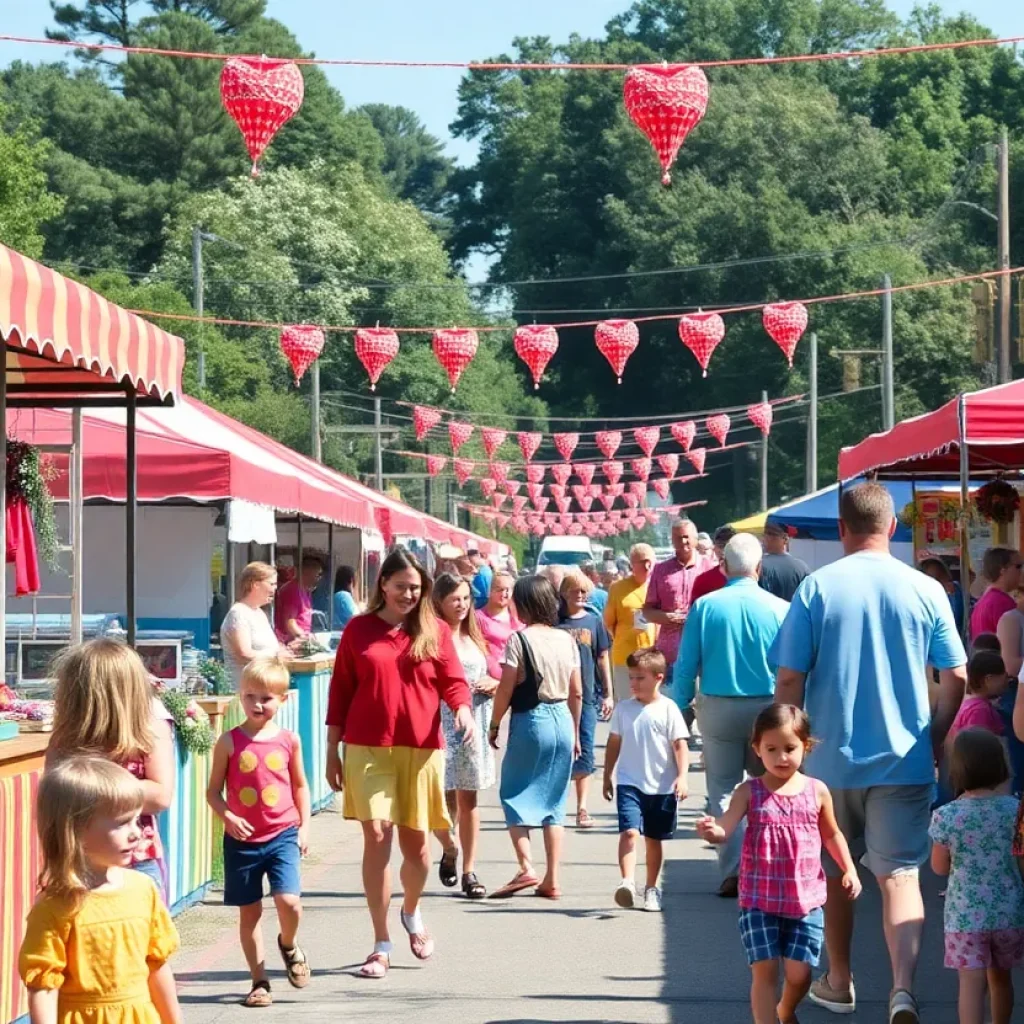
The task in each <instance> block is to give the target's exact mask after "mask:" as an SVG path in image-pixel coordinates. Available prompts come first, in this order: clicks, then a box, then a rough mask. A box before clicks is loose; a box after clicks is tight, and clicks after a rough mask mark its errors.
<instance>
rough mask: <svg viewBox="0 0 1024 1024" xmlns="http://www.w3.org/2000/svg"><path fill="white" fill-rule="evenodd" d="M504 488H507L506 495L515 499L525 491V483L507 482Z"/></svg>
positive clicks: (520, 481) (518, 481)
mask: <svg viewBox="0 0 1024 1024" xmlns="http://www.w3.org/2000/svg"><path fill="white" fill-rule="evenodd" d="M502 487H504V488H505V493H506V494H507V495H508V496H509V497H510V498H514V497H515V496H516V495H517V494H518V493H519V492H520V491H521V490H522V489H523V481H522V480H506V481H505V482H504V483H503V484H502Z"/></svg>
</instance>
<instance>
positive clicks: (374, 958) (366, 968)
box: [359, 953, 391, 980]
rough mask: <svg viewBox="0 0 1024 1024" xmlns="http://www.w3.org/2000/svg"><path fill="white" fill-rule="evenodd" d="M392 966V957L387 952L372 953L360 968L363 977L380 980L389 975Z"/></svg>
mask: <svg viewBox="0 0 1024 1024" xmlns="http://www.w3.org/2000/svg"><path fill="white" fill-rule="evenodd" d="M390 967H391V957H389V956H388V955H387V953H371V954H370V955H369V956H368V957H367V958H366V959H365V960H364V961H363V966H362V967H360V968H359V976H360V977H361V978H373V979H375V980H378V979H380V978H385V977H387V973H388V970H389V969H390Z"/></svg>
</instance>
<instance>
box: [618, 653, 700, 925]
mask: <svg viewBox="0 0 1024 1024" xmlns="http://www.w3.org/2000/svg"><path fill="white" fill-rule="evenodd" d="M626 666H627V668H628V669H629V688H630V692H631V693H632V694H633V696H632V697H630V698H628V699H627V700H621V701H619V702H618V703H617V704H616V705H615V710H614V712H613V713H612V721H611V735H610V736H609V737H608V747H607V750H606V751H605V762H604V796H605V799H606V800H611V798H612V796H613V795H616V797H617V798H616V806H617V808H618V812H619V868H620V869H621V871H622V881H621V882H620V883H619V887H618V889H616V890H615V902H616V903H617V904H618V905H619V906H620V907H625V908H630V907H632V906H634V904H635V903H636V897H637V893H636V884H635V881H634V873H635V871H636V839H637V836H638V835H642V836H643V837H644V840H645V843H646V846H647V887H646V889H645V890H644V910H651V911H659V910H661V890H660V889H659V888H658V878H659V876H660V875H661V865H662V861H663V859H664V854H663V852H662V848H661V844H662V842H663V841H664V840H666V839H671V838H672V836H673V835H674V833H675V830H676V816H677V811H678V804H679V801H680V800H685V799H686V793H687V787H686V783H687V777H686V773H687V771H688V770H689V765H688V759H687V745H686V741H687V739H688V738H689V735H690V733H689V730H688V729H687V728H686V722H684V721H683V716H682V713H681V712H680V710H679V706H678V705H677V704H676V702H675V701H674V700H669V699H668V698H667V697H663V696H662V694H661V684H662V683H663V682H664V681H665V671H666V664H665V656H664V655H663V654H662V653H661V651H658V650H655V649H654V648H653V647H642V648H640V649H639V650H637V651H634V652H633V653H632V654H631V655H630V656H629V657H628V658H627V659H626ZM616 764H617V765H618V772H617V773H616V779H617V781H618V793H617V794H615V787H614V786H613V785H612V772H613V771H615V767H616Z"/></svg>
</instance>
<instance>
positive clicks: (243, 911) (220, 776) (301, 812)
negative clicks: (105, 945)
mask: <svg viewBox="0 0 1024 1024" xmlns="http://www.w3.org/2000/svg"><path fill="white" fill-rule="evenodd" d="M289 682H290V677H289V674H288V669H287V667H286V666H285V665H284V663H283V662H282V661H281V660H280V659H278V658H254V659H253V660H252V661H250V662H249V664H248V665H246V667H245V671H244V672H243V673H242V680H241V684H240V686H239V693H238V698H239V700H240V701H241V704H242V710H243V711H244V712H245V721H244V722H243V723H242V724H241V725H240V726H238V727H237V728H235V729H232V730H231V731H230V732H226V733H224V735H223V736H221V738H220V739H219V740H218V741H217V745H216V746H215V747H214V748H213V770H212V772H211V774H210V784H209V787H208V788H207V791H206V799H207V801H208V802H209V804H210V807H212V808H213V811H214V813H215V814H216V815H217V816H218V817H219V818H220V819H221V820H222V821H223V822H224V904H225V906H229V907H238V908H239V936H240V939H241V943H242V951H243V952H244V953H245V959H246V961H247V962H248V964H249V972H250V974H251V975H252V987H251V989H250V991H249V994H248V995H247V996H246V997H245V1000H244V1005H245V1006H250V1007H255V1006H270V1004H271V1001H272V997H271V993H270V982H269V981H268V980H267V971H266V963H265V961H266V958H265V956H264V953H263V931H262V929H261V927H260V919H261V917H262V916H263V878H264V876H266V878H267V880H268V881H269V883H270V892H271V895H272V896H273V897H274V906H275V907H276V908H277V918H278V922H279V924H280V927H281V931H280V933H279V934H278V937H277V947H278V950H279V951H280V953H281V958H282V959H283V960H284V966H285V969H286V970H287V972H288V981H289V982H290V983H291V984H292V985H293V986H294V987H295V988H305V987H306V985H308V984H309V976H310V971H309V964H308V962H307V960H306V954H305V953H303V951H302V950H301V949H300V948H299V946H298V945H297V943H296V941H295V939H296V935H297V933H298V930H299V919H300V917H301V916H302V906H301V902H300V897H301V895H302V881H301V878H300V875H299V861H300V858H301V857H302V856H304V855H305V854H306V853H307V851H308V845H309V818H310V799H309V785H308V784H307V782H306V774H305V772H304V771H303V769H302V748H301V747H300V745H299V737H298V736H296V735H295V734H294V733H292V732H289V731H288V730H287V729H282V728H281V727H280V726H278V725H276V724H275V723H274V715H275V714H276V713H277V709H278V708H279V707H280V706H281V704H283V703H284V701H285V700H287V698H288V684H289Z"/></svg>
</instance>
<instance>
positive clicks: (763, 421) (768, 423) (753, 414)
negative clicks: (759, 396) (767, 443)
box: [747, 402, 772, 437]
mask: <svg viewBox="0 0 1024 1024" xmlns="http://www.w3.org/2000/svg"><path fill="white" fill-rule="evenodd" d="M747 418H748V419H749V420H750V422H751V423H753V424H754V426H755V427H757V429H758V430H760V431H761V433H762V434H764V436H765V437H767V436H768V434H769V433H770V432H771V429H772V407H771V403H770V402H758V403H757V405H748V406H747Z"/></svg>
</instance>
